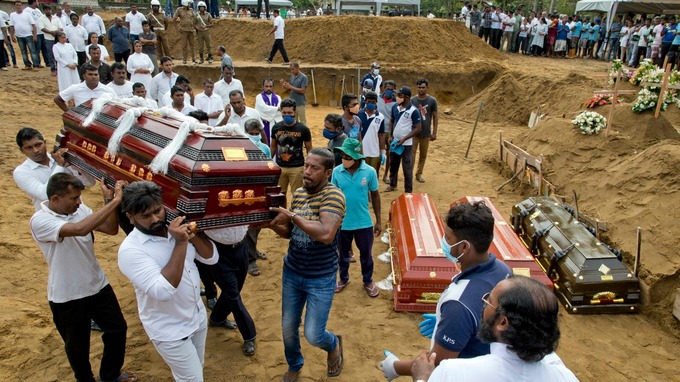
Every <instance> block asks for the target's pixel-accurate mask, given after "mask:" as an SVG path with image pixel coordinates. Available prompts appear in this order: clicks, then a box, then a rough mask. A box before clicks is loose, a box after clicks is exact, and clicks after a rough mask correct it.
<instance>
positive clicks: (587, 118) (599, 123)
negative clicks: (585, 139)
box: [571, 111, 607, 135]
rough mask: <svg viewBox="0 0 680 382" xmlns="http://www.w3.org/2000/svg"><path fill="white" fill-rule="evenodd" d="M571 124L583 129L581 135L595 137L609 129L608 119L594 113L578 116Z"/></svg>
mask: <svg viewBox="0 0 680 382" xmlns="http://www.w3.org/2000/svg"><path fill="white" fill-rule="evenodd" d="M571 123H572V124H573V125H574V126H577V127H578V128H579V129H581V134H585V135H593V134H597V133H599V132H600V130H602V129H604V128H606V127H607V118H605V117H604V116H603V115H601V114H599V113H596V112H594V111H584V112H583V113H581V114H579V115H577V116H576V118H574V119H573V120H572V121H571Z"/></svg>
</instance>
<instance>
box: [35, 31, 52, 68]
mask: <svg viewBox="0 0 680 382" xmlns="http://www.w3.org/2000/svg"><path fill="white" fill-rule="evenodd" d="M45 41H46V40H45V35H44V34H39V35H38V42H37V43H36V44H35V51H36V52H38V58H40V54H41V53H42V56H43V61H44V62H45V66H50V62H49V60H50V58H49V55H50V54H51V53H52V51H51V50H50V51H49V53H48V52H47V46H46V45H45ZM50 48H51V47H50ZM38 64H40V62H38Z"/></svg>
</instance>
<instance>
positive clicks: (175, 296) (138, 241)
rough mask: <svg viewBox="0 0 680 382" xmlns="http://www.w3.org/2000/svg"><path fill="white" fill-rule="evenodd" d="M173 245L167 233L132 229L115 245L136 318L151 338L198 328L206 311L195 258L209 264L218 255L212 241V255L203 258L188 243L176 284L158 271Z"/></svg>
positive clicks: (182, 334)
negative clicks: (134, 303) (134, 302)
mask: <svg viewBox="0 0 680 382" xmlns="http://www.w3.org/2000/svg"><path fill="white" fill-rule="evenodd" d="M174 248H175V238H174V237H172V235H170V234H169V233H168V236H167V237H159V236H151V235H147V234H144V233H142V232H140V231H139V230H137V229H134V230H132V232H130V235H128V237H126V238H125V240H124V241H123V243H122V244H121V245H120V248H119V249H118V267H119V268H120V271H121V272H122V273H123V274H124V275H125V276H126V277H127V278H128V279H130V281H131V282H132V285H134V287H135V294H136V295H137V308H138V310H139V319H140V320H141V321H142V325H143V326H144V330H145V331H146V334H147V335H148V336H149V338H150V339H151V340H153V341H175V340H179V339H182V338H184V337H188V336H190V335H191V334H193V333H194V332H196V331H197V330H198V329H199V327H200V325H201V323H202V322H203V320H205V316H206V311H205V306H204V305H203V301H202V300H201V279H200V277H199V275H198V269H197V268H196V264H194V259H196V260H198V261H200V262H201V263H204V264H208V265H212V264H215V263H217V260H218V259H219V255H218V254H217V248H215V245H214V244H213V248H212V251H213V256H212V257H211V258H210V259H204V258H203V257H201V256H200V255H199V254H198V253H197V252H196V248H195V247H194V246H193V245H192V244H191V243H188V244H187V252H186V256H185V258H184V271H183V272H182V279H181V280H180V282H179V285H178V286H177V288H175V287H173V286H172V284H170V282H169V281H168V280H167V279H166V278H165V277H164V276H163V275H162V274H161V271H162V270H163V268H164V267H165V266H166V265H167V264H168V262H169V261H170V257H172V251H173V249H174Z"/></svg>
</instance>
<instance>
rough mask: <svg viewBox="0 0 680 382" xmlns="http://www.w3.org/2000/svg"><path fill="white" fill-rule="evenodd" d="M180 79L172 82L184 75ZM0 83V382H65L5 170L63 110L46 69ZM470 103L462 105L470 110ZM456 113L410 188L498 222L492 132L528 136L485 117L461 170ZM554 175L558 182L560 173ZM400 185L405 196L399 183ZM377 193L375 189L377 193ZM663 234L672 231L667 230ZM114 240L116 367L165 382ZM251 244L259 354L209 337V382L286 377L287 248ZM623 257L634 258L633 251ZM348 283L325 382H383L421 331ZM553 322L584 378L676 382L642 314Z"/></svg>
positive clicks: (320, 364)
mask: <svg viewBox="0 0 680 382" xmlns="http://www.w3.org/2000/svg"><path fill="white" fill-rule="evenodd" d="M528 64H530V65H528ZM237 65H238V63H237ZM505 65H506V66H507V68H508V69H509V70H510V71H511V72H513V73H515V74H517V73H519V74H522V75H524V76H530V75H532V74H536V73H539V74H540V75H541V76H542V77H543V78H545V79H548V78H552V73H554V72H556V71H561V72H568V71H570V70H573V69H575V68H576V67H575V65H583V64H582V63H580V62H579V63H578V64H577V63H576V62H574V61H568V60H565V61H562V60H545V59H537V60H531V61H529V62H527V61H526V60H523V59H521V58H516V57H515V58H511V59H510V60H509V62H507V63H506V64H505ZM587 65H593V66H594V67H596V68H597V69H598V70H599V69H602V68H604V66H601V65H600V66H597V64H590V63H588V64H587ZM177 71H178V72H180V73H181V68H178V69H177ZM1 77H3V90H4V91H3V92H1V93H0V107H1V109H2V114H1V115H2V122H3V123H2V130H0V148H1V150H0V165H1V169H2V171H1V174H0V181H1V182H2V184H3V185H4V186H5V187H4V190H5V193H4V195H5V197H4V198H5V199H4V201H3V202H2V204H3V205H4V206H5V207H4V208H3V209H2V210H1V211H0V237H2V239H0V264H1V265H2V266H1V267H0V306H2V307H3V309H2V310H0V335H1V336H2V338H3V340H2V342H1V343H0V378H3V379H9V380H34V381H57V380H70V379H71V378H72V373H71V370H70V368H69V366H68V362H67V360H66V357H65V354H64V350H63V343H62V341H61V338H60V337H59V335H58V333H57V331H56V329H55V328H54V325H53V323H52V319H51V313H50V310H49V306H48V304H47V301H46V294H45V285H46V281H47V267H46V265H45V261H44V258H43V256H42V254H41V253H40V251H39V249H38V247H37V245H36V244H35V243H34V242H33V240H32V239H31V236H30V233H29V227H28V220H29V218H30V216H31V215H32V213H33V208H32V205H31V203H30V202H29V201H28V199H27V198H26V197H25V196H24V194H23V193H22V192H21V191H20V190H19V189H18V188H17V187H16V186H15V185H14V182H13V180H12V177H11V173H12V170H13V169H14V168H15V167H16V166H17V165H18V164H19V163H21V162H22V161H23V160H24V157H23V155H22V154H21V153H20V152H19V150H18V148H17V146H16V144H15V142H14V138H15V135H16V132H17V130H18V129H19V128H20V127H23V126H32V127H35V128H37V129H39V130H41V131H42V132H43V134H44V135H45V137H46V138H47V139H48V141H49V144H50V145H52V144H53V143H54V136H55V134H56V133H57V132H58V131H59V129H60V126H61V120H60V111H59V109H58V108H57V107H56V106H55V105H54V104H53V103H52V97H53V95H54V94H55V93H56V88H57V86H56V81H55V79H54V78H52V77H50V76H49V71H47V70H44V71H42V72H39V73H26V72H23V71H19V70H11V71H10V72H7V73H2V75H1ZM514 78H518V77H517V76H515V77H514ZM556 81H557V80H556ZM589 83H591V85H590V87H589V88H587V91H590V89H591V88H594V86H595V85H593V84H592V81H590V82H589ZM565 85H568V83H566V84H565ZM498 86H500V84H499V85H498ZM584 86H585V85H584ZM587 91H586V92H587ZM556 96H557V95H556ZM566 101H569V100H565V102H566ZM535 102H541V101H535ZM472 103H473V102H472V101H470V105H472ZM470 105H467V106H469V107H471V106H470ZM465 106H466V105H461V104H451V105H441V106H440V107H441V109H442V110H443V109H445V108H446V107H453V108H454V110H457V112H456V113H454V114H453V115H451V116H446V115H442V117H441V120H440V127H439V139H438V140H437V141H435V142H433V143H432V144H431V148H430V155H429V158H428V162H427V165H426V168H425V173H424V177H425V178H426V180H427V183H425V184H420V183H417V182H416V183H415V186H414V187H415V189H414V192H427V193H428V194H429V195H430V196H431V197H433V198H434V200H435V201H436V203H437V205H438V206H439V209H440V212H443V211H444V210H445V209H446V206H448V204H449V203H450V202H451V201H453V200H456V199H458V198H459V197H461V196H465V195H484V196H488V197H490V198H491V199H492V200H493V202H494V203H495V205H496V207H497V208H499V209H500V210H501V212H503V213H504V214H509V211H510V208H511V206H512V205H513V204H514V203H516V202H517V201H519V200H521V199H522V198H523V195H522V192H523V191H522V188H513V187H512V186H508V187H506V188H505V189H503V191H501V192H496V191H495V188H496V187H497V186H498V185H499V184H501V183H502V182H503V181H504V180H505V178H504V177H503V176H502V175H500V174H499V173H498V171H497V170H496V169H495V167H494V166H492V165H490V163H491V162H492V161H493V158H494V157H495V155H496V152H497V147H498V144H497V137H498V132H499V131H500V130H502V131H503V135H504V137H505V138H519V137H521V136H522V134H524V133H525V131H526V127H522V126H521V125H520V124H519V123H515V122H512V121H505V122H502V121H500V120H499V119H498V118H493V114H496V112H494V111H492V112H490V114H492V115H488V116H487V117H485V118H483V121H484V122H482V123H481V124H480V125H479V127H478V129H477V132H476V136H475V139H474V142H473V146H472V150H471V154H470V158H469V160H464V159H463V155H464V153H465V148H466V145H467V141H468V137H469V133H470V131H471V127H472V121H473V116H470V115H469V114H470V113H467V112H466V110H467V109H466V108H465ZM519 106H521V107H525V106H526V105H519ZM469 107H468V109H469ZM575 110H578V109H575ZM337 111H338V110H337V109H331V108H328V107H318V108H312V107H308V109H307V113H308V117H307V118H308V121H309V122H310V123H309V125H310V128H312V130H313V139H314V145H315V146H325V144H326V140H324V139H323V138H322V137H321V123H322V121H323V117H324V116H325V115H326V114H327V113H330V112H337ZM458 111H460V113H458ZM556 113H557V112H556ZM559 113H562V111H559ZM473 114H474V113H473ZM512 119H514V118H512ZM569 134H571V131H570V132H569ZM555 171H556V172H559V169H556V170H555ZM400 186H401V187H403V185H402V184H401V183H400ZM382 187H384V185H382V184H381V188H382ZM395 196H396V194H385V193H382V195H381V197H382V205H383V211H382V215H383V222H386V221H387V214H388V206H389V202H390V201H391V199H392V198H394V197H395ZM83 199H84V202H85V203H86V204H88V205H89V206H91V207H93V208H94V209H96V208H99V207H100V206H101V197H100V195H99V191H98V188H97V187H93V188H91V189H89V190H87V191H86V192H85V193H84V197H83ZM667 229H671V230H675V226H673V227H672V228H667ZM675 232H676V233H677V231H675ZM123 238H124V236H123V234H122V233H121V234H120V235H118V236H116V237H110V236H106V235H103V234H100V235H98V236H97V241H96V251H97V255H98V258H99V259H100V263H101V265H102V267H103V269H104V270H105V272H106V274H107V275H108V277H109V280H110V282H111V285H112V286H113V288H114V290H115V291H116V294H117V296H118V299H119V301H120V305H121V307H122V309H123V313H124V315H125V317H126V319H127V322H128V326H129V329H128V345H127V356H126V366H125V368H126V369H128V370H132V371H135V372H136V373H137V375H138V376H139V377H140V378H141V379H140V380H144V381H167V380H171V375H170V372H169V369H168V368H167V366H166V365H165V363H164V362H163V360H162V359H161V358H160V357H159V355H158V353H157V352H156V351H155V349H154V348H153V346H152V345H151V343H150V342H149V340H148V337H147V336H146V334H145V333H144V331H143V329H142V327H141V324H140V322H139V319H138V315H137V308H136V301H135V295H134V290H133V288H132V286H131V285H130V283H129V282H128V280H127V279H126V278H125V277H124V276H123V275H122V274H121V273H120V271H119V270H118V267H117V262H116V253H117V248H118V245H119V244H120V242H121V241H122V240H123ZM629 242H630V240H628V242H626V243H627V244H629ZM260 243H261V245H260V248H259V249H260V250H261V251H262V252H265V253H266V254H267V255H268V257H269V259H268V260H266V261H260V262H259V265H260V269H261V271H262V275H261V276H259V277H250V276H249V277H248V279H247V282H246V285H245V288H244V291H243V296H244V300H245V304H246V306H247V307H248V308H249V310H250V312H251V314H252V316H253V317H254V319H255V323H256V325H257V329H258V332H259V333H258V337H257V339H258V340H257V346H258V352H257V354H256V355H255V356H254V357H251V358H247V357H244V356H243V355H242V353H241V350H240V348H241V343H242V340H241V338H240V336H239V335H238V333H237V332H236V331H228V330H224V329H214V328H211V329H210V330H209V332H208V340H207V348H206V362H205V377H206V380H207V381H278V380H280V378H281V375H282V374H283V373H284V372H285V371H286V362H285V359H284V356H283V344H282V339H281V326H280V309H281V308H280V304H281V302H280V297H281V294H280V293H281V291H280V286H281V277H280V276H281V268H282V259H283V256H284V254H285V249H286V247H287V241H286V240H283V239H280V238H277V237H276V235H274V234H273V233H272V232H271V231H263V233H262V234H261V236H260ZM385 249H386V245H384V244H383V243H381V242H379V241H377V242H376V244H375V245H374V256H377V255H378V254H380V253H382V252H383V251H384V250H385ZM625 249H627V250H629V251H630V250H632V248H631V247H627V248H625ZM389 272H390V267H389V265H388V264H383V263H380V262H376V267H375V279H376V280H381V279H383V278H384V277H386V276H387V275H388V273H389ZM350 274H351V279H352V280H354V281H353V282H352V283H351V284H350V285H349V286H348V287H347V288H346V289H345V290H344V291H343V292H342V293H341V294H338V295H336V296H335V301H334V303H333V309H332V311H331V314H330V320H329V323H328V328H329V329H330V330H332V331H333V332H335V333H337V334H342V335H344V343H345V350H344V354H345V357H346V363H345V368H344V371H343V373H342V376H340V377H339V378H335V379H334V380H336V381H381V380H384V379H383V377H382V373H381V371H380V369H379V366H378V363H379V362H380V360H381V359H382V351H383V350H384V349H388V350H390V351H392V352H394V353H395V354H396V355H398V356H399V357H402V358H409V357H415V356H416V355H418V354H419V352H420V351H421V350H422V349H425V348H427V347H428V346H429V340H427V339H424V338H423V337H421V336H420V335H419V333H418V330H417V324H418V323H419V322H420V315H418V314H408V313H396V312H394V311H393V309H392V304H393V302H392V296H391V293H385V292H383V293H382V294H381V295H380V296H379V297H378V298H376V299H370V298H369V297H368V296H367V295H366V293H365V292H364V290H363V288H362V287H361V282H360V281H358V280H360V277H361V274H360V269H359V267H358V264H354V265H352V267H351V271H350ZM560 319H561V331H562V339H561V342H560V347H559V349H558V353H559V355H560V356H561V357H562V359H563V360H564V362H565V363H566V365H567V366H568V367H569V368H570V369H571V370H573V371H574V372H575V374H576V375H577V376H578V377H579V378H580V379H581V380H583V381H598V380H599V381H602V380H606V381H628V380H633V379H635V380H643V381H673V380H675V381H680V376H679V375H678V369H679V367H680V360H679V359H678V357H679V356H678V354H679V353H680V352H679V351H680V343H679V342H678V339H677V337H675V336H674V335H673V334H671V333H669V332H668V331H667V330H664V329H661V328H660V327H659V326H658V325H657V323H656V321H652V320H651V319H650V318H649V317H648V316H647V315H643V314H640V315H601V316H597V315H596V316H574V315H569V314H567V313H566V312H564V311H561V312H560ZM303 353H304V355H305V356H306V363H305V367H304V369H303V372H302V375H301V379H300V381H325V380H328V379H327V378H326V377H325V375H326V374H325V360H326V356H325V353H323V352H322V351H321V350H318V349H314V348H311V347H310V346H308V345H307V344H306V342H304V341H303ZM91 354H92V357H91V358H92V364H93V369H94V370H95V373H96V371H97V369H98V365H99V360H100V359H101V354H102V345H101V341H100V340H99V334H98V333H93V334H92V349H91ZM402 379H404V380H407V379H406V378H402Z"/></svg>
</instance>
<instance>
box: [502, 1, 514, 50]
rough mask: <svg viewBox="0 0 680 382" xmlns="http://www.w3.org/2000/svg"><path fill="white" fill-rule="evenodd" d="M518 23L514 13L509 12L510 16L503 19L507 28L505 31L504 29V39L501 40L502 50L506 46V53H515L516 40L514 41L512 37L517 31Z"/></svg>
mask: <svg viewBox="0 0 680 382" xmlns="http://www.w3.org/2000/svg"><path fill="white" fill-rule="evenodd" d="M516 21H517V19H516V18H515V15H514V14H513V12H512V11H509V12H508V15H507V16H505V18H504V19H503V25H504V26H505V29H503V37H502V38H501V48H500V50H503V46H505V51H506V52H514V50H515V40H513V39H512V36H513V32H514V30H515V23H516Z"/></svg>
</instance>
